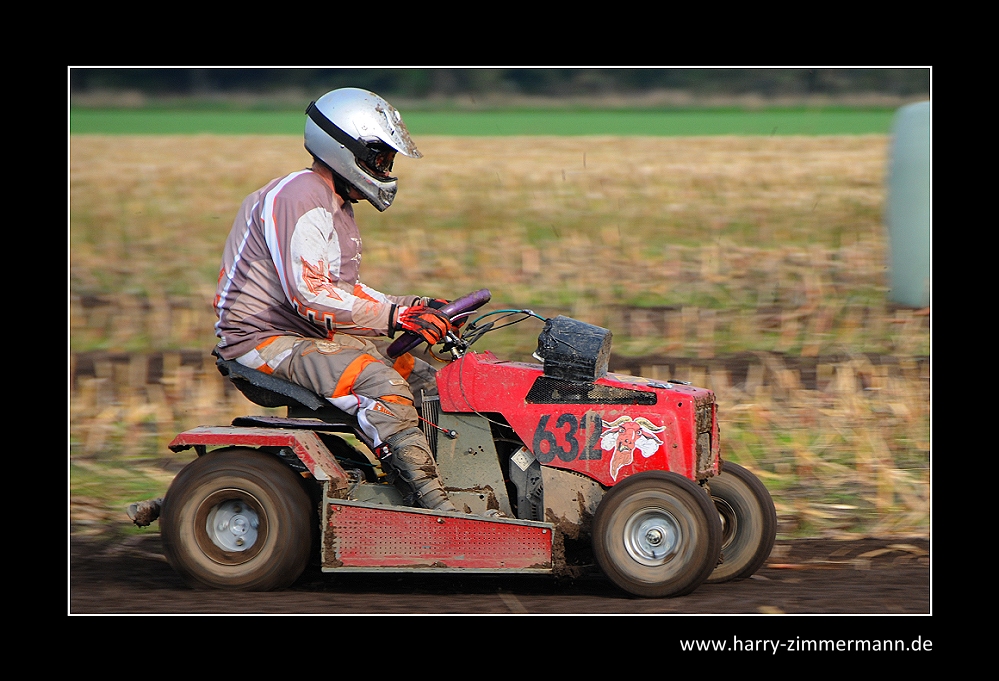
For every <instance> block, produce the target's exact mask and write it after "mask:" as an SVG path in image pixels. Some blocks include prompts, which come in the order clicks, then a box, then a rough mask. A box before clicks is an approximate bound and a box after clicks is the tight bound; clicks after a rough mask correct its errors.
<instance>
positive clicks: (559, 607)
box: [68, 525, 932, 615]
mask: <svg viewBox="0 0 999 681" xmlns="http://www.w3.org/2000/svg"><path fill="white" fill-rule="evenodd" d="M68 549H69V582H68V583H69V593H68V611H69V614H72V615H85V614H113V613H135V614H141V613H148V614H166V613H186V614H333V613H337V614H349V615H363V614H383V613H407V614H419V615H438V614H443V615H447V614H464V615H479V614H488V615H501V614H781V613H784V614H854V615H873V614H880V615H920V614H922V615H928V614H931V613H932V600H931V579H930V552H929V551H930V543H929V542H928V541H926V540H922V539H862V540H857V541H834V540H819V539H811V540H797V541H778V542H777V544H776V546H775V547H774V551H773V553H772V554H771V556H770V559H769V561H768V562H767V563H766V565H764V567H763V568H761V569H760V571H759V572H758V573H757V574H756V575H754V576H753V577H752V578H750V579H747V580H744V581H741V582H733V583H728V584H717V585H702V586H701V587H700V588H699V589H697V591H695V592H694V593H693V594H690V595H688V596H684V597H681V598H673V599H641V598H633V597H631V596H629V595H628V594H625V593H623V592H621V591H619V590H618V589H616V588H615V587H614V586H613V585H612V584H610V583H609V582H608V581H606V580H605V579H604V578H603V577H602V576H601V575H600V574H599V573H597V572H594V573H593V574H589V575H587V576H584V577H582V578H579V579H574V580H557V579H555V578H552V577H548V576H518V575H510V576H495V575H454V574H442V575H399V574H339V575H333V574H324V573H322V572H320V571H319V570H318V568H314V569H310V570H309V571H307V572H306V573H305V575H303V576H302V578H301V579H299V581H298V582H297V583H296V584H294V585H293V586H292V587H291V588H290V589H287V590H284V591H278V592H271V593H229V592H218V591H195V590H192V589H190V588H188V587H187V586H185V585H184V584H183V582H181V580H180V578H179V577H178V576H177V575H176V574H175V573H174V572H173V570H172V569H171V568H170V566H169V565H168V564H167V562H166V559H165V558H164V556H163V551H162V546H161V543H160V536H159V532H158V530H157V529H156V525H153V526H152V527H150V528H148V531H147V532H146V533H145V534H141V535H133V536H130V537H127V538H124V539H115V540H108V539H106V538H100V537H88V536H84V535H71V536H70V539H69V547H68Z"/></svg>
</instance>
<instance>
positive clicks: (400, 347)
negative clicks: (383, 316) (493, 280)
mask: <svg viewBox="0 0 999 681" xmlns="http://www.w3.org/2000/svg"><path fill="white" fill-rule="evenodd" d="M490 298H492V294H491V293H490V292H489V289H486V288H484V289H480V290H478V291H475V292H473V293H469V294H467V295H464V296H462V297H461V298H458V299H457V300H452V301H451V302H450V303H448V304H447V305H445V306H444V307H442V308H441V309H440V312H441V314H443V315H444V316H445V317H447V318H448V319H452V318H454V317H457V316H458V315H460V314H462V313H464V312H471V311H473V310H477V309H479V308H480V307H482V306H483V305H485V304H486V303H488V302H489V300H490ZM422 342H423V338H421V337H420V336H418V335H416V334H415V333H411V332H409V331H406V332H405V333H403V334H402V335H401V336H399V338H397V339H396V340H395V341H394V342H393V343H392V345H390V346H389V347H388V350H387V351H386V354H387V355H388V357H389V359H395V358H396V357H398V356H399V355H402V354H404V353H407V352H409V351H410V350H412V349H413V348H415V347H416V346H417V345H419V344H420V343H422Z"/></svg>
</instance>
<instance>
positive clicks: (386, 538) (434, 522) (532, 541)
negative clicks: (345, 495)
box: [322, 498, 553, 573]
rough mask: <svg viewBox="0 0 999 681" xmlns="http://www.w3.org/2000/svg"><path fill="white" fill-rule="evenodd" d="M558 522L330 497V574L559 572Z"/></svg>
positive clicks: (326, 521)
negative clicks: (555, 568)
mask: <svg viewBox="0 0 999 681" xmlns="http://www.w3.org/2000/svg"><path fill="white" fill-rule="evenodd" d="M552 533H553V526H552V525H550V524H548V523H542V522H534V521H530V520H516V519H508V518H495V519H491V518H483V517H481V516H474V515H461V514H456V513H442V512H437V511H427V510H424V509H419V508H409V507H406V508H400V507H398V506H395V507H386V506H378V505H374V504H367V503H363V502H357V501H346V500H339V499H329V498H327V499H326V503H325V504H324V507H323V557H322V565H323V571H324V572H347V571H352V572H365V571H404V572H521V573H523V572H528V573H550V572H551V571H552Z"/></svg>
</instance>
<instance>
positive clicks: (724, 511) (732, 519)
mask: <svg viewBox="0 0 999 681" xmlns="http://www.w3.org/2000/svg"><path fill="white" fill-rule="evenodd" d="M711 501H713V502H714V504H715V508H716V509H717V510H718V519H719V520H721V527H722V552H724V551H725V549H727V548H728V547H729V546H731V545H732V541H733V540H734V539H735V537H736V535H737V534H738V532H739V516H738V515H737V514H736V512H735V509H734V508H732V505H731V504H729V503H728V502H727V501H725V500H724V499H719V498H718V497H711Z"/></svg>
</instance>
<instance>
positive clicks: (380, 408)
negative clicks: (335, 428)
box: [236, 333, 437, 447]
mask: <svg viewBox="0 0 999 681" xmlns="http://www.w3.org/2000/svg"><path fill="white" fill-rule="evenodd" d="M379 340H380V339H379ZM379 340H374V339H369V338H362V337H359V336H351V335H348V334H342V333H338V334H335V335H334V336H333V338H332V339H331V340H327V339H317V338H302V337H301V336H274V337H271V338H269V339H267V340H266V341H264V342H263V343H261V344H260V345H258V346H257V347H256V348H255V349H254V350H251V351H250V352H248V353H246V354H245V355H243V356H241V357H238V358H237V359H236V361H238V362H239V363H240V364H243V365H245V366H248V367H251V368H253V369H258V370H260V371H263V372H264V373H268V374H272V375H273V376H276V377H278V378H283V379H285V380H288V381H291V382H292V383H297V384H298V385H301V386H304V387H306V388H309V389H310V390H312V391H313V392H315V393H318V394H319V395H321V396H323V397H325V398H326V399H327V400H329V402H330V404H332V405H334V406H335V407H338V408H339V409H342V410H343V411H345V412H347V413H348V414H350V415H352V416H355V417H356V418H357V421H358V423H359V424H360V427H361V429H362V430H363V431H364V433H365V434H366V435H367V436H368V437H370V438H371V440H372V441H373V442H374V444H375V446H376V447H378V446H380V445H381V444H382V443H383V442H384V441H386V440H388V439H389V438H390V437H392V436H393V435H397V434H399V433H401V432H402V431H406V430H409V429H412V428H418V426H419V418H418V415H417V411H416V407H415V405H414V399H413V395H414V394H420V393H421V391H422V393H423V394H428V395H432V394H436V392H437V384H436V380H435V378H434V374H435V371H434V369H433V367H431V366H430V365H429V364H427V363H426V362H424V361H423V360H420V359H417V358H415V357H413V356H412V355H411V354H409V353H406V354H404V355H402V356H400V357H399V358H397V359H396V360H394V361H393V360H390V359H388V358H387V357H385V355H384V354H382V353H383V351H384V350H385V348H387V346H388V344H389V342H390V341H388V340H384V341H381V342H379Z"/></svg>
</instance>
